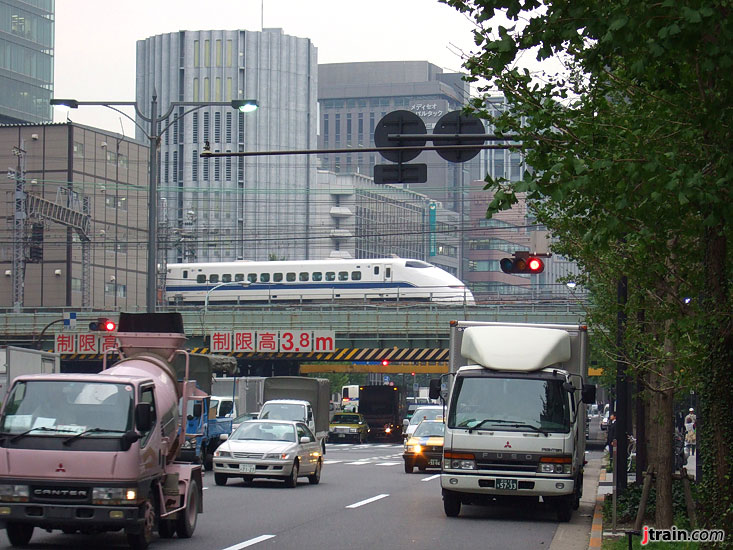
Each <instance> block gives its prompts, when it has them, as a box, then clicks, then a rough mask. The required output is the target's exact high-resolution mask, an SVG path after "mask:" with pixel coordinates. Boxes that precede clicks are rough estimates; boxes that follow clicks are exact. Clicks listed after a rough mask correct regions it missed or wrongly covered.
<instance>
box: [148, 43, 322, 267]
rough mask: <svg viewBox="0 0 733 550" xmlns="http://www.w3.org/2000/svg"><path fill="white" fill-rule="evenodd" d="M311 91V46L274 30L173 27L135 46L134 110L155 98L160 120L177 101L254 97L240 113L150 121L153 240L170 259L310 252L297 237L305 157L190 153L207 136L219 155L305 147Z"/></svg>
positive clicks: (311, 135) (307, 179) (217, 111)
mask: <svg viewBox="0 0 733 550" xmlns="http://www.w3.org/2000/svg"><path fill="white" fill-rule="evenodd" d="M316 92H317V51H316V48H315V47H314V46H313V44H312V43H311V41H310V40H309V39H307V38H298V37H294V36H288V35H286V34H284V33H283V31H282V30H281V29H264V30H263V31H262V32H254V31H245V30H234V31H226V30H209V31H180V32H175V33H169V34H163V35H158V36H154V37H151V38H147V39H145V40H140V41H138V43H137V86H136V101H137V103H138V105H139V106H142V108H143V110H145V109H146V106H147V105H151V102H152V98H153V96H154V95H156V96H157V101H158V105H159V110H158V112H159V113H162V114H163V116H164V115H165V114H166V113H167V112H168V109H169V108H170V105H171V103H172V102H176V101H184V102H196V101H202V102H218V101H225V102H228V101H231V100H233V99H256V100H257V101H258V102H259V109H258V110H257V111H255V112H253V113H248V114H244V113H240V112H238V111H235V110H234V109H232V108H231V107H206V108H202V109H199V110H195V111H193V112H190V113H189V112H188V111H189V110H190V109H191V108H190V107H188V108H186V107H182V106H176V107H174V108H173V111H172V113H171V116H170V117H168V118H167V119H166V120H165V121H162V122H161V124H160V125H159V128H160V131H162V132H163V133H162V137H161V142H160V147H159V152H160V153H159V154H160V157H159V158H160V164H159V175H158V177H159V181H160V187H159V190H160V194H159V196H160V203H159V204H160V210H159V216H158V219H159V220H160V224H159V227H160V229H161V230H160V237H159V239H160V240H161V243H162V244H163V246H164V247H165V248H166V249H167V254H166V258H167V260H168V261H169V262H175V261H197V262H206V261H226V260H236V259H247V260H267V259H269V258H278V259H289V260H297V259H308V258H310V257H311V251H310V249H309V244H308V242H309V241H308V239H306V238H304V237H305V235H306V233H307V231H308V227H309V213H310V211H311V204H310V201H311V197H310V187H311V185H312V184H314V183H315V181H316V165H317V162H316V159H315V158H311V157H310V156H309V155H297V156H295V155H285V156H256V157H246V158H245V157H234V158H232V157H227V158H218V159H202V158H200V153H201V151H202V150H203V149H204V146H205V144H206V143H207V142H208V143H209V144H210V147H211V150H212V151H222V152H223V151H258V150H259V151H271V150H296V149H297V150H303V149H314V148H315V145H316V128H317V120H316V109H317V103H316V99H317V95H316ZM151 107H152V105H151ZM177 117H180V118H177ZM140 123H141V125H142V126H143V127H146V124H147V123H146V122H145V121H140ZM159 135H160V134H159ZM138 137H139V138H141V139H142V138H144V135H143V134H142V132H140V133H139V135H138Z"/></svg>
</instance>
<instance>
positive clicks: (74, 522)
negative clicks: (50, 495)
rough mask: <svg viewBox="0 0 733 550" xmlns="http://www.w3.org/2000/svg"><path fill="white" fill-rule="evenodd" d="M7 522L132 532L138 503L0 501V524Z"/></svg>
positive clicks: (139, 518)
mask: <svg viewBox="0 0 733 550" xmlns="http://www.w3.org/2000/svg"><path fill="white" fill-rule="evenodd" d="M9 522H15V523H26V524H30V525H34V526H36V527H41V528H43V529H66V528H72V529H80V530H82V531H83V530H85V529H88V530H103V531H104V530H106V531H115V530H119V529H126V530H128V531H130V532H135V531H136V530H139V529H142V525H143V517H142V514H141V511H140V507H139V506H97V505H85V504H78V505H77V504H63V505H62V504H37V503H30V502H23V503H0V527H1V528H4V527H5V526H6V525H7V524H8V523H9Z"/></svg>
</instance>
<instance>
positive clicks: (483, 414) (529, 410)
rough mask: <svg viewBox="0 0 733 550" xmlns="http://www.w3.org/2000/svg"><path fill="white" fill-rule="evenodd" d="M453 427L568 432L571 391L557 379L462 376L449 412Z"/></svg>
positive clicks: (458, 380)
mask: <svg viewBox="0 0 733 550" xmlns="http://www.w3.org/2000/svg"><path fill="white" fill-rule="evenodd" d="M448 426H449V427H451V428H469V429H471V428H477V429H483V430H502V431H527V429H531V430H535V431H542V432H548V431H549V432H564V433H567V432H568V431H569V430H570V410H569V397H568V393H567V392H566V391H565V390H564V389H563V387H562V381H561V380H556V379H537V378H535V379H528V378H499V377H491V376H478V377H459V378H458V379H457V380H456V387H455V390H454V393H453V398H452V400H451V406H450V411H449V412H448Z"/></svg>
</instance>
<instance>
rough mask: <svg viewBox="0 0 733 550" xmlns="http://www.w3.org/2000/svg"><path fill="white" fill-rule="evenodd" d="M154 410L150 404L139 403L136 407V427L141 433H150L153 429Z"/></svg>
mask: <svg viewBox="0 0 733 550" xmlns="http://www.w3.org/2000/svg"><path fill="white" fill-rule="evenodd" d="M153 420H154V419H153V408H152V407H151V406H150V403H138V404H137V405H136V406H135V426H136V427H137V429H138V430H139V431H141V432H149V431H150V428H152V427H153Z"/></svg>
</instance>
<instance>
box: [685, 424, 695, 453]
mask: <svg viewBox="0 0 733 550" xmlns="http://www.w3.org/2000/svg"><path fill="white" fill-rule="evenodd" d="M696 444H697V434H696V433H695V428H694V427H693V428H692V429H691V430H690V431H689V432H687V433H686V434H685V447H687V456H695V445H696Z"/></svg>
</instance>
